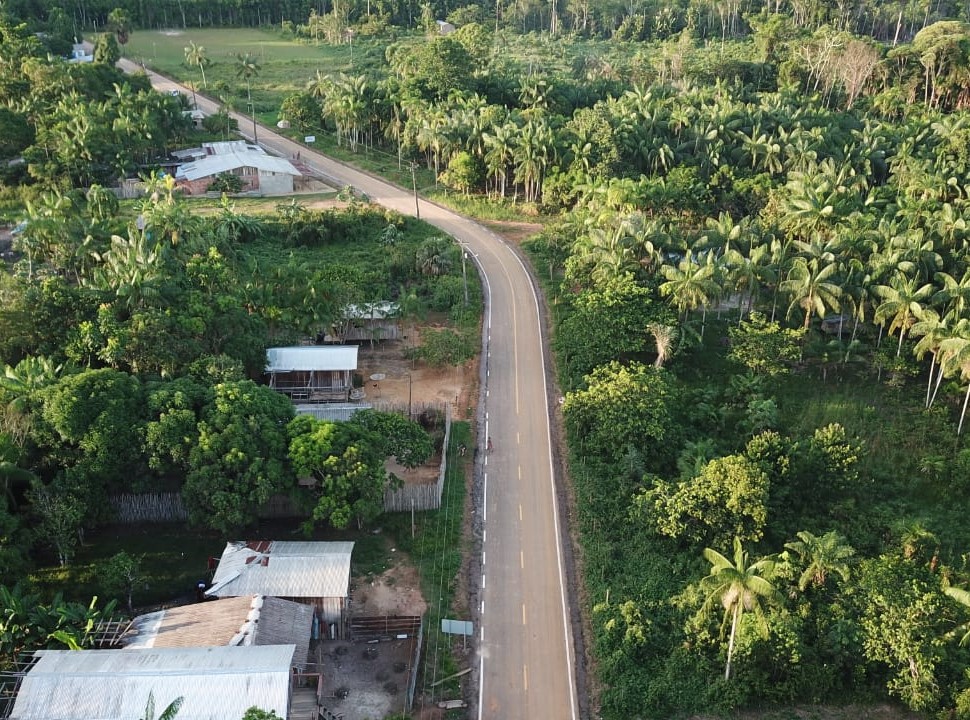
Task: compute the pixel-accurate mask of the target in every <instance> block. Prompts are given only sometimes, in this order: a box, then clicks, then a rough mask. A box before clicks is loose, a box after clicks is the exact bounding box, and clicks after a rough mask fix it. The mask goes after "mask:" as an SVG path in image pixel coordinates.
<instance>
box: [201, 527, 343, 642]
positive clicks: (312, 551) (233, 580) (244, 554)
mask: <svg viewBox="0 0 970 720" xmlns="http://www.w3.org/2000/svg"><path fill="white" fill-rule="evenodd" d="M353 550H354V544H353V543H352V542H286V541H279V540H272V541H266V540H260V541H253V542H241V541H238V542H229V543H227V544H226V549H225V550H223V552H222V557H221V558H219V565H218V566H217V567H216V572H215V575H213V576H212V587H210V588H209V589H208V590H206V591H205V594H206V595H207V596H209V597H219V598H224V597H237V596H240V595H256V594H258V595H271V596H273V597H278V598H283V599H286V600H293V601H295V602H299V603H305V604H307V605H312V606H313V608H314V610H315V611H316V617H317V620H318V622H320V623H321V624H322V627H323V632H321V635H323V636H324V637H330V638H341V637H343V636H344V632H345V627H344V625H345V621H346V616H345V615H346V610H347V598H348V597H349V595H350V556H351V554H352V553H353Z"/></svg>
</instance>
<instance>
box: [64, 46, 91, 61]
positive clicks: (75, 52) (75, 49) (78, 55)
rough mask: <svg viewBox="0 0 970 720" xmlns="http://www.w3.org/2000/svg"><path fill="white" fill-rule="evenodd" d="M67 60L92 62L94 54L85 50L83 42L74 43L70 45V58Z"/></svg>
mask: <svg viewBox="0 0 970 720" xmlns="http://www.w3.org/2000/svg"><path fill="white" fill-rule="evenodd" d="M68 62H72V63H89V62H94V55H91V54H90V53H88V51H87V50H85V49H84V43H74V45H72V46H71V58H70V59H69V60H68Z"/></svg>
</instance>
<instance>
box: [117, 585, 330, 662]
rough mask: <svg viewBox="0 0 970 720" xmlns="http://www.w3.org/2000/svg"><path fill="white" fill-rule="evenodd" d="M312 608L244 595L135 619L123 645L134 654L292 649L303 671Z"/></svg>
mask: <svg viewBox="0 0 970 720" xmlns="http://www.w3.org/2000/svg"><path fill="white" fill-rule="evenodd" d="M312 625H313V608H311V607H310V606H309V605H304V604H302V603H297V602H292V601H289V600H281V599H280V598H275V597H264V596H263V595H243V596H241V597H233V598H225V599H222V600H218V601H216V602H203V603H194V604H192V605H180V606H178V607H173V608H167V609H165V610H159V611H158V612H153V613H149V614H147V615H139V616H138V617H136V618H135V620H134V622H133V631H129V633H128V634H127V635H126V636H125V638H124V640H123V643H124V646H125V647H126V648H128V649H133V648H141V649H144V648H192V647H220V646H224V645H243V646H247V645H293V646H294V647H295V650H294V653H293V666H294V667H296V668H298V669H304V668H306V666H307V658H308V654H309V651H310V634H311V632H312Z"/></svg>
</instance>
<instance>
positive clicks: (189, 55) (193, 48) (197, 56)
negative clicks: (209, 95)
mask: <svg viewBox="0 0 970 720" xmlns="http://www.w3.org/2000/svg"><path fill="white" fill-rule="evenodd" d="M185 62H186V64H187V65H194V66H196V67H197V68H199V72H201V73H202V89H203V90H207V89H208V88H209V86H208V85H207V84H206V81H205V66H206V65H208V64H209V58H208V56H207V55H206V52H205V48H204V47H203V46H202V45H196V44H195V43H194V42H190V43H189V44H188V47H186V48H185Z"/></svg>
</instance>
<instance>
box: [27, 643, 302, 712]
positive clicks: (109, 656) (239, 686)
mask: <svg viewBox="0 0 970 720" xmlns="http://www.w3.org/2000/svg"><path fill="white" fill-rule="evenodd" d="M294 649H295V648H294V646H293V645H270V646H255V645H253V646H249V647H205V648H152V649H143V650H40V651H38V652H37V653H35V662H34V663H33V665H31V666H30V668H29V669H28V670H27V672H26V674H25V675H24V678H23V681H22V682H21V684H20V687H19V688H18V690H17V696H16V699H15V700H14V704H13V710H12V712H11V714H10V720H132V718H140V717H144V714H145V707H146V705H147V703H148V699H149V696H151V697H152V698H153V699H154V702H155V707H156V708H158V709H159V711H160V710H162V709H164V708H165V707H167V706H168V704H169V703H171V702H172V701H173V700H175V699H176V698H179V697H181V698H183V700H182V707H181V709H180V710H179V712H178V720H239V718H241V717H242V716H243V715H244V714H245V713H246V710H248V709H249V708H251V707H253V706H256V707H259V708H262V709H263V710H267V711H269V710H272V711H273V712H275V713H276V714H277V715H278V716H279V717H281V718H286V717H290V716H291V714H290V709H291V699H292V691H291V682H292V680H291V670H290V668H291V666H292V664H293V652H294Z"/></svg>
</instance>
